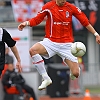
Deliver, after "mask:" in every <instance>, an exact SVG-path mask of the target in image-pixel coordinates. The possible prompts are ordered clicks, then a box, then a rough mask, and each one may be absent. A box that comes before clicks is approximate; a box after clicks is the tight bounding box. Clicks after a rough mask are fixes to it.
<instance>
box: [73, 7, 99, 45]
mask: <svg viewBox="0 0 100 100" xmlns="http://www.w3.org/2000/svg"><path fill="white" fill-rule="evenodd" d="M72 11H73V15H74V16H75V17H76V18H77V19H78V20H79V21H80V23H81V24H82V25H83V26H85V27H86V28H87V29H88V31H89V32H91V33H92V34H94V35H95V36H96V42H97V43H98V44H100V36H99V34H98V33H97V32H96V31H95V29H94V28H93V27H92V25H91V24H90V23H89V20H88V18H87V17H86V15H85V14H84V13H83V12H82V11H81V10H80V9H79V8H78V7H76V6H72Z"/></svg>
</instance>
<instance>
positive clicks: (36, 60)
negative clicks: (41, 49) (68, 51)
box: [32, 54, 52, 90]
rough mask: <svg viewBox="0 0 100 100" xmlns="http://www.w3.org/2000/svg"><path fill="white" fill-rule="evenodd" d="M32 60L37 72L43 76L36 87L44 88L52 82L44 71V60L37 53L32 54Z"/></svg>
mask: <svg viewBox="0 0 100 100" xmlns="http://www.w3.org/2000/svg"><path fill="white" fill-rule="evenodd" d="M32 61H33V64H34V65H35V68H36V69H37V71H38V72H39V74H40V75H42V78H43V82H42V84H41V85H40V86H39V87H38V89H39V90H42V89H45V88H46V87H47V86H48V85H50V84H52V80H51V78H50V77H49V76H48V74H47V72H46V69H45V65H44V60H43V59H42V57H41V56H40V55H39V54H35V55H34V56H32Z"/></svg>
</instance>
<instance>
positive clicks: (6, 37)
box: [3, 29, 21, 71]
mask: <svg viewBox="0 0 100 100" xmlns="http://www.w3.org/2000/svg"><path fill="white" fill-rule="evenodd" d="M3 41H4V42H5V43H6V44H7V45H8V47H10V48H11V50H12V52H13V54H14V56H15V57H16V60H17V63H16V67H17V68H18V70H19V71H21V60H20V56H19V53H18V50H17V47H16V46H15V45H16V41H14V40H13V39H12V37H11V35H10V34H9V33H8V31H7V30H5V29H3Z"/></svg>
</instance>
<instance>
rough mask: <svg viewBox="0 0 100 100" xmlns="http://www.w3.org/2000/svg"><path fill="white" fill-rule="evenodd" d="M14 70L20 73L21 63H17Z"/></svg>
mask: <svg viewBox="0 0 100 100" xmlns="http://www.w3.org/2000/svg"><path fill="white" fill-rule="evenodd" d="M16 68H17V69H18V72H22V67H21V62H18V61H17V63H16Z"/></svg>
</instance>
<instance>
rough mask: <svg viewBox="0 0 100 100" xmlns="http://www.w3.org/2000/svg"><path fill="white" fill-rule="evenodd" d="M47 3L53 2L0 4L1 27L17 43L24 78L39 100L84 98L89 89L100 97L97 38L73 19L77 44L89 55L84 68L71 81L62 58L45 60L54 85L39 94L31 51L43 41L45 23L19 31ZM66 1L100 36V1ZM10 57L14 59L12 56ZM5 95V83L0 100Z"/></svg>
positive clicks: (0, 1)
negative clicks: (46, 98)
mask: <svg viewBox="0 0 100 100" xmlns="http://www.w3.org/2000/svg"><path fill="white" fill-rule="evenodd" d="M48 1H50V0H0V27H3V28H5V29H7V31H8V32H9V33H10V34H11V36H12V37H13V38H14V39H15V40H16V41H17V47H18V51H19V53H20V56H21V60H22V68H23V72H22V75H23V77H24V78H25V80H26V82H27V84H28V85H30V86H31V87H32V88H33V89H34V91H35V94H36V97H37V99H38V100H42V99H41V97H43V96H44V97H45V96H49V97H50V98H51V99H52V98H57V97H66V98H67V97H72V96H75V97H79V96H84V94H85V90H86V89H89V90H90V94H91V95H92V96H97V97H100V46H99V45H98V44H97V43H96V42H95V36H94V35H92V34H91V33H89V32H88V31H87V30H86V28H84V27H83V26H82V25H81V24H80V22H79V21H78V20H77V19H76V18H75V17H73V33H74V37H75V41H81V42H83V43H84V44H85V45H86V48H87V52H86V54H85V55H84V56H83V57H82V58H78V59H79V63H80V67H81V75H80V77H79V79H77V80H75V81H72V80H70V78H69V68H68V67H67V66H65V65H64V64H63V62H62V59H61V58H60V57H59V56H57V55H55V56H54V57H52V58H50V59H49V60H45V59H44V61H45V64H46V66H45V67H46V69H47V71H48V74H49V76H51V79H53V81H54V83H53V84H52V85H51V86H49V87H48V88H47V89H46V90H43V91H39V90H38V86H39V85H40V83H41V81H42V79H41V77H40V75H39V74H38V73H37V71H36V69H35V67H34V66H33V65H32V63H31V59H30V55H29V52H28V50H29V48H30V47H31V46H32V45H33V44H34V43H36V42H38V41H40V40H42V39H43V37H44V35H45V32H44V26H45V19H44V21H43V22H42V23H41V24H40V25H38V26H35V27H26V28H25V29H24V30H23V31H21V32H20V31H18V29H17V26H18V25H19V23H21V22H23V21H26V20H29V19H30V18H32V17H34V16H36V14H37V12H39V11H40V10H41V7H42V6H43V5H44V4H45V3H46V2H48ZM67 1H68V2H70V3H72V4H75V5H76V6H77V7H79V8H80V9H81V10H82V11H83V12H84V13H85V14H86V16H87V17H88V19H89V21H90V23H91V24H92V25H93V27H94V28H95V29H96V30H97V32H98V33H100V26H99V25H100V0H67ZM10 55H12V56H13V54H12V53H11V52H10ZM13 57H14V56H13ZM14 59H15V58H14ZM15 62H16V60H14V63H15ZM4 94H5V93H4V91H3V88H2V83H0V100H4V96H5V95H4ZM14 100H15V99H14ZM61 100H63V99H61Z"/></svg>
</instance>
